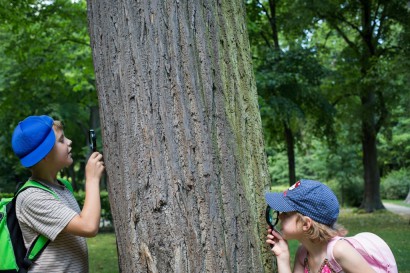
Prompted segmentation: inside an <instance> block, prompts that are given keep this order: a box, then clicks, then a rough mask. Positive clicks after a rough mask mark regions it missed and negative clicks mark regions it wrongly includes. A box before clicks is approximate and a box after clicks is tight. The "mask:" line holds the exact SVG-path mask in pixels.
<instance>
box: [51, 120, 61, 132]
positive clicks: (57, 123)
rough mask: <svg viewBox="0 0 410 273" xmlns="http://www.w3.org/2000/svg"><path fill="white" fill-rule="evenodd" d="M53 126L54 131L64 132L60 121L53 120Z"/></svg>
mask: <svg viewBox="0 0 410 273" xmlns="http://www.w3.org/2000/svg"><path fill="white" fill-rule="evenodd" d="M53 126H55V127H56V129H59V130H64V126H63V123H62V122H61V121H59V120H54V122H53Z"/></svg>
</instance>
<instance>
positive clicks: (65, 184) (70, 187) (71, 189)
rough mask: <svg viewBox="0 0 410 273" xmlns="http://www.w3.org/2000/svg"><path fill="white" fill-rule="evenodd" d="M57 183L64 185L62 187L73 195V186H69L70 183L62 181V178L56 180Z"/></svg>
mask: <svg viewBox="0 0 410 273" xmlns="http://www.w3.org/2000/svg"><path fill="white" fill-rule="evenodd" d="M58 181H60V182H61V183H62V184H64V186H65V187H66V188H67V189H68V190H69V191H71V193H74V189H73V185H72V184H71V182H70V181H68V180H65V179H62V178H60V179H58Z"/></svg>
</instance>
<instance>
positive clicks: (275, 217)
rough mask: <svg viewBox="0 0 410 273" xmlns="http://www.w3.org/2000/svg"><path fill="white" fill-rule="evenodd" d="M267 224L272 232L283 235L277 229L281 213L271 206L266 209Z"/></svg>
mask: <svg viewBox="0 0 410 273" xmlns="http://www.w3.org/2000/svg"><path fill="white" fill-rule="evenodd" d="M265 217H266V222H267V223H268V225H269V227H270V228H271V229H272V230H275V231H276V232H277V233H279V234H280V235H282V233H281V232H280V231H279V230H277V229H276V225H277V224H278V222H279V211H277V210H274V209H272V208H271V207H270V206H269V205H268V206H267V207H266V214H265Z"/></svg>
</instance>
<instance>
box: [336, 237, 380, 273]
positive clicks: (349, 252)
mask: <svg viewBox="0 0 410 273" xmlns="http://www.w3.org/2000/svg"><path fill="white" fill-rule="evenodd" d="M333 256H334V258H335V259H336V261H337V262H338V263H339V265H340V266H341V267H342V269H343V271H344V272H345V273H375V271H374V270H373V268H372V267H371V266H370V265H369V264H368V263H367V262H366V260H365V259H364V258H363V257H362V255H360V253H359V252H358V251H357V250H356V249H355V248H354V247H353V246H352V245H351V244H349V243H348V242H346V241H345V240H339V241H337V243H336V244H335V246H334V248H333Z"/></svg>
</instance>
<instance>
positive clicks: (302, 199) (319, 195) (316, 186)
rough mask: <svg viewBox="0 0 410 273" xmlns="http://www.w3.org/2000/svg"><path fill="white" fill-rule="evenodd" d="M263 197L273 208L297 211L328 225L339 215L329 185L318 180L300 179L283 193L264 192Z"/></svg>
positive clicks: (337, 206)
mask: <svg viewBox="0 0 410 273" xmlns="http://www.w3.org/2000/svg"><path fill="white" fill-rule="evenodd" d="M265 199H266V202H267V203H268V205H269V206H270V207H271V208H272V209H274V210H277V211H279V212H291V211H297V212H299V213H301V214H303V215H305V216H308V217H310V218H312V219H313V220H315V221H317V222H319V223H322V224H325V225H327V226H330V227H331V226H333V224H334V223H336V220H337V217H338V216H339V202H338V200H337V197H336V196H335V194H334V193H333V191H332V190H331V189H330V188H329V187H327V186H326V185H325V184H322V183H320V182H318V181H313V180H305V179H302V180H300V181H298V182H296V183H295V184H294V185H293V186H291V187H290V188H289V189H288V190H286V191H284V192H283V193H277V192H275V193H274V192H268V193H266V194H265Z"/></svg>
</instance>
